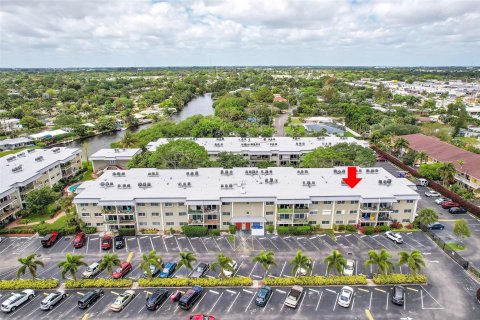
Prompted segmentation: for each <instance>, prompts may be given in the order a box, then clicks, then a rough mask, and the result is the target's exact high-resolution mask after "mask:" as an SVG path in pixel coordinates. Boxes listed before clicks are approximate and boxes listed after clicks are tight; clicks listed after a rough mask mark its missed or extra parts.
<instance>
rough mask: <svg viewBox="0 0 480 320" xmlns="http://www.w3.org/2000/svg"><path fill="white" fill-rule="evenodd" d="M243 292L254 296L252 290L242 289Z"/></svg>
mask: <svg viewBox="0 0 480 320" xmlns="http://www.w3.org/2000/svg"><path fill="white" fill-rule="evenodd" d="M242 291H245V292H247V293H250V294H253V292H252V291H250V290H247V289H242Z"/></svg>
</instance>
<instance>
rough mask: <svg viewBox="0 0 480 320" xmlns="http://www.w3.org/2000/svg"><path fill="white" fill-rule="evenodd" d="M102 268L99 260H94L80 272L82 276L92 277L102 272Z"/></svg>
mask: <svg viewBox="0 0 480 320" xmlns="http://www.w3.org/2000/svg"><path fill="white" fill-rule="evenodd" d="M102 270H103V269H102V268H100V261H99V262H94V263H92V264H91V265H89V266H88V267H87V269H86V270H85V271H83V273H82V277H83V278H85V279H86V278H93V277H95V276H96V275H97V274H99V273H100V272H102Z"/></svg>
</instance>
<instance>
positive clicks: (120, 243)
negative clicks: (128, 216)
mask: <svg viewBox="0 0 480 320" xmlns="http://www.w3.org/2000/svg"><path fill="white" fill-rule="evenodd" d="M114 243H115V249H123V248H124V247H125V239H123V236H116V237H115V239H114Z"/></svg>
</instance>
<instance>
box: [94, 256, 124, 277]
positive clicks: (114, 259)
mask: <svg viewBox="0 0 480 320" xmlns="http://www.w3.org/2000/svg"><path fill="white" fill-rule="evenodd" d="M121 264H122V262H121V261H120V259H119V258H118V255H117V254H116V253H112V254H110V253H106V254H104V255H103V257H102V261H100V265H99V267H100V269H101V270H103V269H106V270H107V272H108V273H109V274H110V275H113V270H114V268H115V267H118V266H119V265H121Z"/></svg>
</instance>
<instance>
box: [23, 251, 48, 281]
mask: <svg viewBox="0 0 480 320" xmlns="http://www.w3.org/2000/svg"><path fill="white" fill-rule="evenodd" d="M36 257H37V254H36V253H32V254H30V255H28V256H26V257H25V258H19V259H18V262H20V268H19V269H18V271H17V278H20V277H21V276H23V275H24V274H25V272H26V271H27V270H28V272H30V275H31V276H32V279H35V278H36V277H37V269H38V266H41V267H44V266H45V265H44V263H43V262H42V261H40V260H38V259H36Z"/></svg>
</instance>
